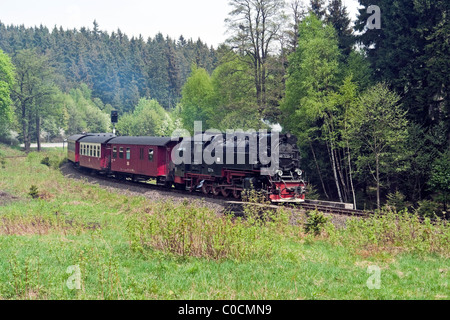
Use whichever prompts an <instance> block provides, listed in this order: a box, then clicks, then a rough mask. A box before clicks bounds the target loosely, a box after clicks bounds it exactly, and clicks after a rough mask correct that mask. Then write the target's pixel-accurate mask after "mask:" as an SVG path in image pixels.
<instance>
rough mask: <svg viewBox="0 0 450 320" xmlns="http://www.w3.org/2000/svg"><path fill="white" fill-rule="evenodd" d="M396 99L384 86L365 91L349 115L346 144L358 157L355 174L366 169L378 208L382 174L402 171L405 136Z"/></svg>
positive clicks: (376, 86) (405, 129)
mask: <svg viewBox="0 0 450 320" xmlns="http://www.w3.org/2000/svg"><path fill="white" fill-rule="evenodd" d="M399 100H400V97H399V96H398V95H396V94H395V93H394V92H392V91H390V90H389V89H388V88H387V86H386V85H384V84H376V85H375V86H373V87H371V88H369V89H368V90H367V91H366V92H365V93H364V94H363V95H361V97H360V98H359V100H358V102H357V103H356V104H355V106H354V108H353V109H352V111H351V113H350V115H349V131H348V132H349V136H350V144H351V146H352V147H353V149H354V150H355V151H356V153H357V154H358V158H357V161H356V165H357V168H358V171H360V172H362V171H363V170H364V169H366V168H367V169H369V172H370V174H371V175H372V177H373V179H374V180H375V182H376V185H377V205H378V208H380V187H381V179H382V175H392V173H398V172H402V171H404V170H405V168H404V167H402V166H401V164H402V162H401V161H402V160H403V158H404V157H405V154H404V146H405V141H406V139H407V136H408V132H407V123H408V121H407V120H406V117H405V114H406V112H405V111H403V110H402V109H401V106H400V105H399V104H398V102H399Z"/></svg>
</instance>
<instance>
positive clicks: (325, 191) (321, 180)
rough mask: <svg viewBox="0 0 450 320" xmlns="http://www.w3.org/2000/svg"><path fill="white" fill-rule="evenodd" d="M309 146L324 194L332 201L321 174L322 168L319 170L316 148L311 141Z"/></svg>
mask: <svg viewBox="0 0 450 320" xmlns="http://www.w3.org/2000/svg"><path fill="white" fill-rule="evenodd" d="M309 146H310V147H311V152H312V155H313V158H314V163H315V164H316V168H317V174H318V175H319V179H320V183H321V184H322V189H323V192H324V193H325V197H327V199H330V197H329V196H328V193H327V189H325V184H324V183H323V179H322V174H321V173H320V168H319V164H318V163H317V158H316V153H315V152H314V148H313V146H312V143H311V141H309Z"/></svg>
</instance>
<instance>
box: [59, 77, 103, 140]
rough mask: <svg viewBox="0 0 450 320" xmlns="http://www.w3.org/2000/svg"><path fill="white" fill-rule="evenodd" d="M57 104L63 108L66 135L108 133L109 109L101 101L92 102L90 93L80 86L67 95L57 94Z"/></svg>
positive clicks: (83, 86) (84, 86)
mask: <svg viewBox="0 0 450 320" xmlns="http://www.w3.org/2000/svg"><path fill="white" fill-rule="evenodd" d="M57 101H58V104H59V105H60V106H61V107H62V108H64V109H63V110H64V111H63V112H64V113H63V119H64V123H65V128H66V134H67V135H72V134H77V133H81V132H110V118H109V114H107V113H106V112H104V111H102V110H105V111H109V107H107V106H105V105H103V103H101V101H98V100H92V98H91V91H90V89H89V88H88V87H87V86H86V85H85V84H81V85H80V87H79V88H77V89H72V90H70V92H69V94H65V93H62V92H60V93H58V98H57Z"/></svg>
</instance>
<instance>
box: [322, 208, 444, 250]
mask: <svg viewBox="0 0 450 320" xmlns="http://www.w3.org/2000/svg"><path fill="white" fill-rule="evenodd" d="M331 240H332V242H333V243H336V244H339V245H342V246H346V247H351V248H355V249H356V250H360V251H361V250H371V251H374V252H376V251H388V252H397V253H399V252H413V253H427V254H428V253H437V254H440V255H442V256H444V257H449V256H450V245H449V243H450V224H449V223H448V222H447V221H442V220H439V219H438V220H436V221H433V222H431V220H430V219H429V218H425V219H424V220H422V219H421V218H420V217H419V216H418V215H416V214H412V213H409V212H408V211H407V210H403V211H400V212H399V213H397V212H395V211H390V210H385V211H384V212H382V214H380V215H374V216H372V217H370V218H368V219H356V218H354V219H349V220H348V221H347V223H346V228H345V229H342V230H340V231H339V232H334V233H332V237H331Z"/></svg>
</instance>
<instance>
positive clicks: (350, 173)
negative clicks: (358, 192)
mask: <svg viewBox="0 0 450 320" xmlns="http://www.w3.org/2000/svg"><path fill="white" fill-rule="evenodd" d="M347 158H348V171H349V176H350V186H351V188H352V196H353V207H354V209H355V210H356V209H357V208H356V196H355V187H354V186H353V177H352V162H351V157H350V147H349V145H348V140H347Z"/></svg>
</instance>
